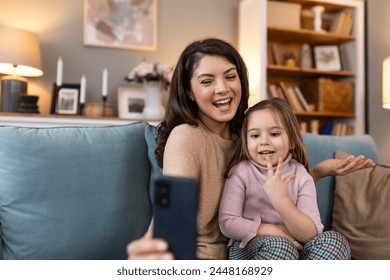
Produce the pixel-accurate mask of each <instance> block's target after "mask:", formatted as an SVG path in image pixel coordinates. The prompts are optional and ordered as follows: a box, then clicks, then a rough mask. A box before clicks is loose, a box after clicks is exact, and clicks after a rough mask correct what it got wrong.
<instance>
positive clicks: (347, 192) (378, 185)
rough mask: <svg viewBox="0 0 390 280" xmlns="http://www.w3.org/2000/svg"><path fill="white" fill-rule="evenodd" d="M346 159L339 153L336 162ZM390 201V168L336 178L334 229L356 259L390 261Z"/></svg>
mask: <svg viewBox="0 0 390 280" xmlns="http://www.w3.org/2000/svg"><path fill="white" fill-rule="evenodd" d="M347 156H348V153H345V152H344V151H337V152H336V158H341V159H342V158H345V157H347ZM389 201H390V167H388V166H384V165H376V166H374V167H371V168H367V169H364V170H358V171H355V172H351V173H349V174H346V175H344V176H336V190H335V195H334V206H333V222H332V229H333V230H335V231H338V232H340V233H342V234H343V235H344V236H345V237H346V238H347V240H348V242H349V245H350V247H351V256H352V258H353V259H363V260H373V259H390V219H389V213H390V204H389Z"/></svg>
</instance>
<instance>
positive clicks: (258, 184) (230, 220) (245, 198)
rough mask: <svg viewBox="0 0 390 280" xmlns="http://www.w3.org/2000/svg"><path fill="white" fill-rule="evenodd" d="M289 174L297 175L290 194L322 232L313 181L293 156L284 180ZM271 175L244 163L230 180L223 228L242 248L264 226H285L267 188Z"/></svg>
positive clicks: (221, 219) (224, 198) (224, 199)
mask: <svg viewBox="0 0 390 280" xmlns="http://www.w3.org/2000/svg"><path fill="white" fill-rule="evenodd" d="M289 174H296V178H295V179H293V180H292V181H291V182H290V183H289V185H288V195H289V196H290V198H291V200H292V201H293V202H294V204H295V205H296V206H297V208H298V209H299V210H300V211H302V212H303V213H305V214H306V215H307V216H308V217H310V218H311V219H312V221H313V223H314V224H315V226H316V228H317V233H318V234H320V233H322V230H323V225H322V223H321V218H320V213H319V210H318V206H317V197H316V188H315V184H314V181H313V178H312V177H311V176H310V174H309V173H308V172H307V170H306V169H305V167H304V166H303V165H302V164H300V163H298V162H297V161H295V160H294V159H292V158H291V155H289V156H288V158H287V159H286V160H285V161H284V163H283V176H282V178H284V177H286V176H287V175H289ZM267 176H268V173H267V168H266V167H263V166H260V165H258V164H256V163H255V162H253V161H243V162H240V163H239V164H238V165H237V166H236V167H235V169H234V172H233V173H232V174H231V176H230V177H229V178H228V179H227V180H226V183H225V189H224V192H223V196H222V201H221V205H220V210H219V226H220V229H221V231H222V233H223V234H224V235H225V236H227V237H229V238H231V239H235V240H241V244H240V247H245V246H246V244H247V242H248V241H250V240H251V239H252V238H253V237H255V236H256V234H257V229H258V227H259V225H260V223H262V222H264V223H269V224H280V225H283V224H284V223H283V221H282V219H281V218H280V216H279V214H278V213H277V212H276V211H275V209H274V208H273V206H272V204H271V202H270V201H269V199H268V197H267V194H266V193H265V191H264V189H263V185H264V182H265V180H266V178H267Z"/></svg>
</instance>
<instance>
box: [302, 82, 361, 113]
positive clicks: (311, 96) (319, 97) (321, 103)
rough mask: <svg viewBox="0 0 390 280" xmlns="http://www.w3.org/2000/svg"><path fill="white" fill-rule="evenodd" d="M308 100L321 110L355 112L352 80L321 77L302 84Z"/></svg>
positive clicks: (317, 109)
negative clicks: (338, 80) (337, 80)
mask: <svg viewBox="0 0 390 280" xmlns="http://www.w3.org/2000/svg"><path fill="white" fill-rule="evenodd" d="M302 92H303V94H304V95H305V98H306V100H307V102H309V103H313V104H315V106H316V108H315V110H316V111H319V112H343V113H353V112H354V94H353V92H354V90H353V84H352V82H350V81H341V82H336V81H333V80H332V79H329V78H319V79H315V80H312V81H309V82H305V83H303V84H302Z"/></svg>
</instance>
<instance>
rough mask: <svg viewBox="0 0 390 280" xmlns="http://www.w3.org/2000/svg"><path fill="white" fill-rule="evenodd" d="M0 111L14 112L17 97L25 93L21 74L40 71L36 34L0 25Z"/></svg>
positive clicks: (40, 63) (36, 75)
mask: <svg viewBox="0 0 390 280" xmlns="http://www.w3.org/2000/svg"><path fill="white" fill-rule="evenodd" d="M0 74H6V76H3V77H2V79H1V103H0V104H1V106H0V111H3V112H17V109H18V102H19V97H20V96H21V95H26V94H27V80H26V78H24V77H38V76H42V75H43V71H42V60H41V51H40V46H39V41H38V37H37V35H36V34H34V33H32V32H29V31H26V30H21V29H16V28H10V27H5V26H0Z"/></svg>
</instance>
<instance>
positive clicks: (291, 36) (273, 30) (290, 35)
mask: <svg viewBox="0 0 390 280" xmlns="http://www.w3.org/2000/svg"><path fill="white" fill-rule="evenodd" d="M267 30H268V41H281V42H291V41H292V42H299V43H308V44H316V45H326V44H329V45H339V44H343V43H347V42H352V41H354V40H355V36H353V35H345V34H339V33H331V32H316V31H313V30H308V29H288V28H279V27H268V29H267Z"/></svg>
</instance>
